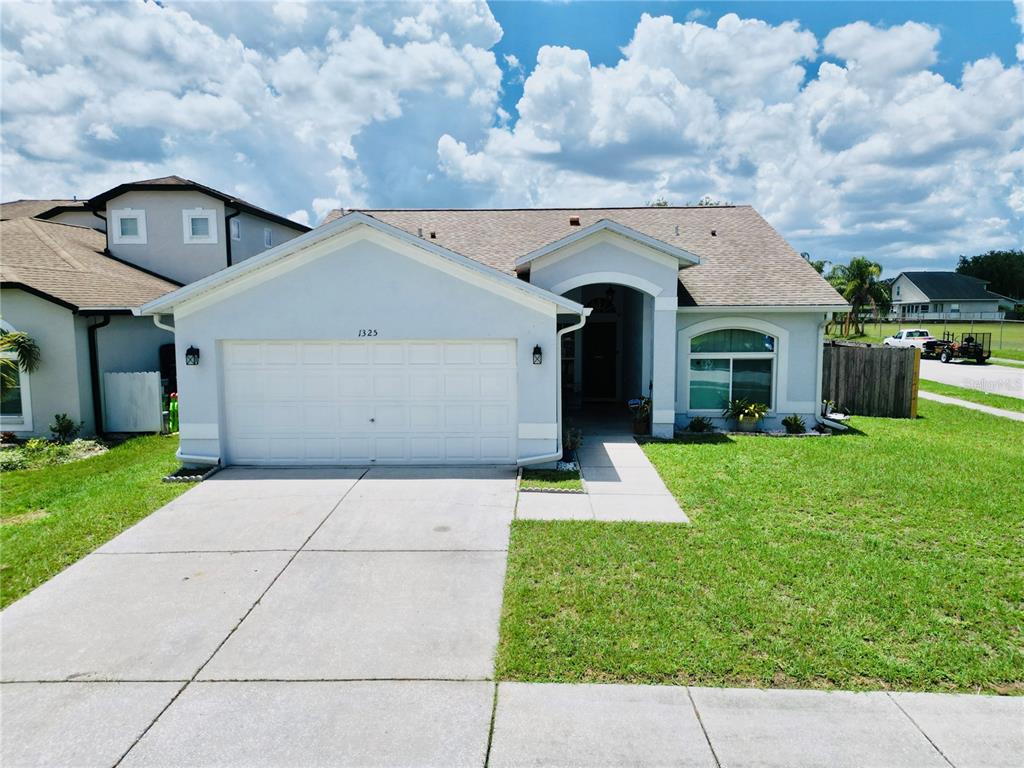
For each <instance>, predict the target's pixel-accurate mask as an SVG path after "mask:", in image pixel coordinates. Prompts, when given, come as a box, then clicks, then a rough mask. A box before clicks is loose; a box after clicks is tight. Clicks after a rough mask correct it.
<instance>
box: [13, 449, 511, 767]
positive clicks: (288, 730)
mask: <svg viewBox="0 0 1024 768" xmlns="http://www.w3.org/2000/svg"><path fill="white" fill-rule="evenodd" d="M514 507H515V472H514V470H511V469H507V468H503V469H494V468H470V469H450V468H445V469H439V468H430V469H426V468H421V469H397V468H396V469H388V468H383V467H380V468H371V469H369V470H360V469H322V470H273V469H266V470H255V469H229V470H225V471H222V472H220V473H218V474H217V475H214V477H212V478H211V479H210V480H208V481H206V482H204V483H202V484H200V485H199V486H197V487H196V488H194V489H192V490H190V491H189V492H188V493H186V494H184V495H183V496H181V497H179V499H177V500H176V501H175V502H173V503H171V504H169V505H167V506H166V507H164V508H162V509H160V510H158V511H157V512H155V513H153V514H152V515H150V516H149V517H148V518H146V519H145V520H143V521H141V522H140V523H138V524H137V525H135V526H134V527H132V528H131V529H129V530H127V531H125V532H124V533H122V534H121V535H120V536H118V537H117V538H116V539H114V540H112V541H111V542H109V543H108V544H106V545H105V546H104V547H102V548H101V549H100V550H99V551H97V552H96V553H93V554H92V555H89V556H88V557H86V558H84V559H83V560H81V561H79V562H78V563H76V564H75V565H73V566H72V567H70V568H68V569H67V570H66V571H64V572H63V573H61V574H59V575H58V576H57V577H56V578H54V579H52V580H51V581H49V582H48V583H46V584H44V585H43V586H42V587H40V588H39V589H37V590H35V591H34V592H32V593H31V594H30V595H28V596H26V597H25V598H23V599H22V600H19V601H18V602H17V603H15V604H13V605H12V606H10V607H9V608H8V609H7V610H6V611H4V612H3V614H0V640H2V650H3V656H2V661H3V665H2V669H0V675H2V680H3V681H4V683H3V696H2V699H0V706H2V755H0V757H2V760H0V762H2V763H3V765H5V766H21V765H47V766H53V765H67V766H85V765H108V766H109V765H116V764H123V765H217V766H229V765H238V766H243V765H244V766H258V765H267V766H271V765H273V766H286V765H287V766H294V765H413V764H414V765H446V766H447V765H452V766H454V765H481V764H482V762H483V760H484V758H485V755H486V749H487V737H488V730H489V723H490V717H491V710H492V706H493V699H494V683H493V682H492V681H491V680H490V678H491V676H492V674H493V657H494V652H495V647H496V644H497V638H498V619H499V615H500V610H501V594H502V585H503V581H504V574H505V557H506V549H507V546H508V526H509V523H510V521H511V519H512V516H513V510H514Z"/></svg>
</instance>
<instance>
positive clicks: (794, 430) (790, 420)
mask: <svg viewBox="0 0 1024 768" xmlns="http://www.w3.org/2000/svg"><path fill="white" fill-rule="evenodd" d="M782 426H784V427H785V428H786V432H788V433H789V434H791V435H802V434H803V433H804V432H806V431H807V425H806V424H805V423H804V420H803V419H801V418H800V417H799V416H797V415H796V414H795V413H793V414H790V415H789V416H787V417H786V418H784V419H783V420H782Z"/></svg>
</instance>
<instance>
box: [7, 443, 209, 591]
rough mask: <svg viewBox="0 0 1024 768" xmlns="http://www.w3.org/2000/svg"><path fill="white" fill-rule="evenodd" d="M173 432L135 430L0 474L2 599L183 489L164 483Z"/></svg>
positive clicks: (171, 463)
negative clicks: (67, 460) (76, 454)
mask: <svg viewBox="0 0 1024 768" xmlns="http://www.w3.org/2000/svg"><path fill="white" fill-rule="evenodd" d="M177 445H178V440H177V437H162V436H150V437H138V438H135V439H133V440H129V441H127V442H125V443H122V444H121V445H118V446H117V447H115V448H111V449H110V450H109V451H107V452H106V453H104V454H102V455H99V456H94V457H92V458H88V459H82V460H81V461H76V462H74V463H71V464H61V465H59V466H50V467H44V468H41V469H26V470H20V471H17V472H5V473H3V475H0V491H2V492H0V607H3V606H6V605H8V604H10V603H12V602H13V601H15V600H17V599H18V598H19V597H21V596H22V595H24V594H26V593H28V592H29V591H31V590H32V589H34V588H35V587H37V586H39V585H40V584H42V583H43V582H44V581H46V580H47V579H49V578H51V577H52V576H53V575H54V574H56V573H58V572H60V571H62V570H63V569H64V568H66V567H67V566H69V565H71V564H72V563H73V562H75V561H76V560H78V559H80V558H81V557H83V556H85V555H86V554H88V553H89V552H91V551H93V550H94V549H96V548H97V547H98V546H100V545H101V544H103V543H105V542H106V541H109V540H110V539H112V538H113V537H114V536H115V535H117V534H118V533H120V532H121V531H123V530H124V529H125V528H127V527H128V526H130V525H132V524H133V523H135V522H137V521H138V520H140V519H142V518H143V517H145V516H146V515H148V514H149V513H150V512H152V511H153V510H155V509H157V508H159V507H161V506H163V505H164V504H166V503H167V502H168V501H170V500H171V499H173V498H174V497H175V496H177V495H179V494H180V493H182V492H183V491H185V490H187V489H188V488H189V487H191V486H189V485H183V484H180V483H163V482H161V478H163V477H164V475H167V474H169V473H171V472H173V471H174V470H175V469H176V468H177V466H178V461H177V460H176V459H175V458H174V451H175V449H176V448H177Z"/></svg>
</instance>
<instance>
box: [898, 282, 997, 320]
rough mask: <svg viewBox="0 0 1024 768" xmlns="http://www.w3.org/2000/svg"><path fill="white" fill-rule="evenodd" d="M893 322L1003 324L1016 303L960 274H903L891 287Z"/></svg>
mask: <svg viewBox="0 0 1024 768" xmlns="http://www.w3.org/2000/svg"><path fill="white" fill-rule="evenodd" d="M891 297H892V309H891V311H890V314H891V316H892V317H893V318H908V319H909V318H913V319H919V320H1002V319H1003V316H1004V314H1005V313H1006V312H1008V311H1011V310H1012V309H1013V305H1014V302H1013V300H1012V299H1009V298H1007V297H1006V296H1000V295H999V294H998V293H993V292H992V291H990V290H988V282H987V281H985V280H981V279H979V278H977V277H970V276H969V275H961V274H960V273H959V272H900V273H899V274H898V275H897V276H896V277H895V278H894V279H893V280H892V283H891Z"/></svg>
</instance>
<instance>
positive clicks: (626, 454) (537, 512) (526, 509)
mask: <svg viewBox="0 0 1024 768" xmlns="http://www.w3.org/2000/svg"><path fill="white" fill-rule="evenodd" d="M579 427H580V429H582V431H583V445H582V447H581V448H580V450H579V451H578V454H579V460H580V471H581V474H582V476H583V488H584V490H585V491H586V494H585V495H580V494H577V495H571V494H554V493H523V494H520V496H519V503H518V507H517V509H516V517H518V518H521V519H533V520H604V521H617V520H630V521H634V522H648V523H687V522H689V518H687V516H686V514H685V513H684V512H683V511H682V510H681V509H680V508H679V504H678V503H677V502H676V500H675V497H674V496H673V495H672V494H671V493H669V490H668V488H666V487H665V483H664V482H663V481H662V479H661V476H660V475H659V474H658V471H657V470H656V469H655V468H654V467H653V466H652V465H651V462H650V461H649V460H648V459H647V456H646V454H644V452H643V449H642V448H640V446H639V445H637V442H636V440H635V439H634V438H633V433H632V425H631V424H630V423H629V422H628V421H624V420H623V418H622V417H621V416H618V415H611V414H597V415H594V416H590V417H589V418H587V419H586V420H583V421H581V422H579Z"/></svg>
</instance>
